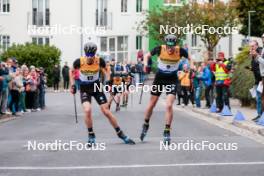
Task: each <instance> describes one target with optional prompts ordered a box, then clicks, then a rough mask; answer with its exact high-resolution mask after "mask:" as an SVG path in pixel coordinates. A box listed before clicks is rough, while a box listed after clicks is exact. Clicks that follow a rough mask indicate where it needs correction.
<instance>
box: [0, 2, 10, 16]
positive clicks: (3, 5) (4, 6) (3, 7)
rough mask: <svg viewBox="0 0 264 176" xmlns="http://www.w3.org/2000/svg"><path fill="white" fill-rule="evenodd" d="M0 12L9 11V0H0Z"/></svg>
mask: <svg viewBox="0 0 264 176" xmlns="http://www.w3.org/2000/svg"><path fill="white" fill-rule="evenodd" d="M0 13H10V0H0Z"/></svg>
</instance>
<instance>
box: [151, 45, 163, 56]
mask: <svg viewBox="0 0 264 176" xmlns="http://www.w3.org/2000/svg"><path fill="white" fill-rule="evenodd" d="M160 51H161V46H157V47H155V48H153V49H152V50H151V51H150V54H151V56H155V55H160Z"/></svg>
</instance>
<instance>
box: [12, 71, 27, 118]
mask: <svg viewBox="0 0 264 176" xmlns="http://www.w3.org/2000/svg"><path fill="white" fill-rule="evenodd" d="M22 91H24V86H23V80H22V75H21V70H20V68H16V73H15V75H14V76H13V77H12V80H11V84H10V95H11V102H10V104H9V108H10V110H11V111H12V115H18V114H17V113H18V111H19V98H20V92H22Z"/></svg>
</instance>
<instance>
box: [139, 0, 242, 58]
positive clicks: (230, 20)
mask: <svg viewBox="0 0 264 176" xmlns="http://www.w3.org/2000/svg"><path fill="white" fill-rule="evenodd" d="M188 24H189V25H193V27H194V28H196V27H202V26H203V25H207V26H208V27H211V28H212V29H213V28H214V29H219V28H224V27H229V28H232V27H235V26H237V24H238V20H237V13H236V10H235V4H234V3H224V2H221V1H218V0H216V1H215V2H214V3H203V4H199V3H188V4H185V5H184V6H183V7H180V8H179V7H166V8H165V7H163V8H156V9H154V10H152V11H148V12H146V18H145V19H144V20H143V21H141V22H140V23H139V24H138V28H137V29H138V31H140V32H141V33H143V34H147V35H150V36H152V37H154V39H156V40H157V41H162V40H163V38H164V35H165V34H161V33H160V26H161V25H163V26H166V25H169V26H178V27H185V26H187V25H188ZM196 32H197V33H196V34H197V35H198V36H199V37H200V38H201V40H202V41H203V43H204V45H205V47H206V48H207V50H208V53H209V57H210V58H212V53H213V49H214V48H215V46H216V45H217V43H218V42H219V40H220V39H221V38H222V37H226V36H227V35H228V34H227V33H226V32H222V33H221V32H219V33H217V32H211V31H210V30H203V32H202V31H201V30H197V31H196ZM230 32H231V31H230ZM185 33H186V32H185ZM175 35H176V36H177V37H178V38H184V37H185V34H184V33H183V32H182V31H180V33H178V32H177V33H176V34H175Z"/></svg>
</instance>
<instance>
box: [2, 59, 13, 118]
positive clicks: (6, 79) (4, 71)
mask: <svg viewBox="0 0 264 176" xmlns="http://www.w3.org/2000/svg"><path fill="white" fill-rule="evenodd" d="M0 66H1V67H0V78H1V77H2V79H3V80H2V81H1V93H0V112H1V115H4V114H6V113H7V102H8V94H9V89H8V84H9V81H10V80H11V77H10V76H9V69H8V67H7V64H6V63H4V62H2V63H1V65H0Z"/></svg>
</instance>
